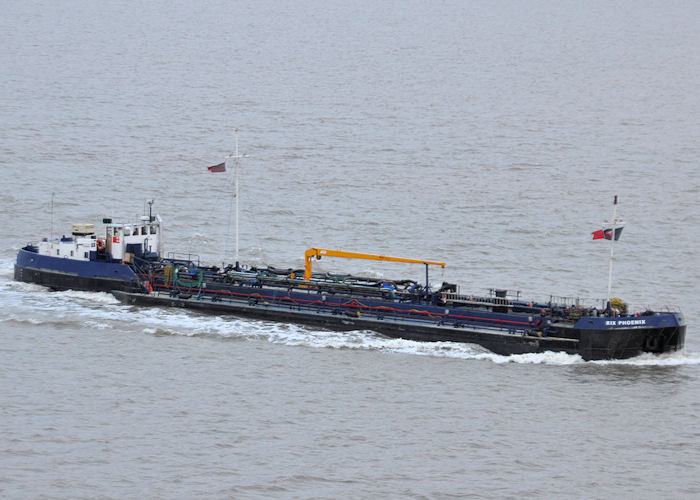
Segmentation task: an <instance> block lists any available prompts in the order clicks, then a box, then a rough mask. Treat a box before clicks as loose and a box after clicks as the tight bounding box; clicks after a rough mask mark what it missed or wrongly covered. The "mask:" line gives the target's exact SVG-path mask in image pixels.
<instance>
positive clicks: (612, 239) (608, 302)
mask: <svg viewBox="0 0 700 500" xmlns="http://www.w3.org/2000/svg"><path fill="white" fill-rule="evenodd" d="M616 216H617V195H615V199H614V201H613V218H612V233H611V234H610V265H609V267H608V300H607V303H606V307H607V309H608V310H610V295H611V293H612V269H613V259H614V256H615V253H614V249H615V230H616V228H615V225H616V224H617V220H616Z"/></svg>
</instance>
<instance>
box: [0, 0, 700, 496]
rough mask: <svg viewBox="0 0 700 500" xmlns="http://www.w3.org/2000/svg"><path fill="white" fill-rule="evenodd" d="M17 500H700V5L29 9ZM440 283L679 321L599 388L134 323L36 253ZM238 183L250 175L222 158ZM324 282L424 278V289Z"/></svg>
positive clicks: (7, 43) (6, 259)
mask: <svg viewBox="0 0 700 500" xmlns="http://www.w3.org/2000/svg"><path fill="white" fill-rule="evenodd" d="M2 10H3V15H2V16H1V17H0V44H1V46H2V51H0V68H1V75H2V76H1V77H0V179H1V180H2V197H0V220H1V221H2V223H1V224H0V496H2V497H3V498H66V499H76V498H91V499H92V498H113V499H125V498H372V499H374V498H402V499H403V498H431V499H432V498H435V499H444V498H635V499H636V498H698V496H700V427H699V426H698V423H699V422H700V331H699V329H698V325H700V291H699V290H698V283H699V282H700V259H699V252H698V248H700V142H699V141H698V138H700V92H699V90H698V89H699V87H698V82H700V30H699V29H698V26H700V4H699V3H698V2H696V1H690V0H689V1H683V0H678V1H669V2H639V1H631V0H630V1H626V0H613V1H598V0H593V1H587V2H579V1H567V0H564V1H548V0H531V1H517V0H504V1H497V2H460V1H449V0H447V1H441V2H416V1H401V2H399V1H385V2H366V1H358V2H342V1H336V0H330V1H327V2H287V1H266V0H261V1H256V2H228V1H215V0H214V1H211V2H164V1H151V2H116V1H105V2H88V1H85V0H74V1H64V2H48V1H44V2H42V1H22V2H19V1H6V2H3V3H2ZM234 128H238V129H239V132H238V139H239V148H240V151H241V153H242V154H245V157H244V158H243V160H242V161H241V165H240V196H239V202H240V229H239V237H240V256H241V261H242V262H243V263H244V264H246V265H263V264H267V265H274V266H277V267H294V268H298V267H301V266H302V265H303V254H304V250H305V249H307V248H310V247H325V248H340V249H344V250H353V251H359V252H366V253H382V254H387V255H396V256H401V257H409V258H420V259H432V260H442V261H446V262H447V268H446V269H445V271H444V273H443V272H442V271H440V270H436V271H433V273H432V275H431V280H432V281H434V282H435V283H440V282H441V281H442V280H445V281H450V282H455V283H458V284H460V286H461V290H462V291H463V292H465V293H484V292H487V291H488V290H489V289H490V288H506V289H508V290H511V291H521V292H522V294H523V295H524V296H527V297H534V298H544V299H546V298H548V297H550V296H567V297H582V298H586V299H587V300H597V299H598V300H599V299H601V298H604V297H605V296H606V294H607V284H608V262H609V255H610V247H609V242H605V241H593V240H592V239H591V232H592V231H595V230H597V229H600V228H601V224H602V222H603V221H604V220H605V219H608V218H610V217H611V216H612V211H613V204H612V201H613V197H614V196H615V195H618V196H619V201H620V202H619V204H618V206H617V214H618V215H620V216H623V217H624V218H625V220H626V222H627V225H626V227H625V230H624V232H623V235H622V238H621V239H620V241H618V242H617V243H616V245H615V260H614V267H613V295H614V296H617V297H621V298H623V299H624V300H625V301H627V302H628V303H629V304H630V306H631V308H632V309H634V310H641V309H644V308H646V307H660V306H665V307H670V308H672V309H674V310H677V309H680V310H681V311H682V312H683V313H684V315H685V318H686V321H687V323H688V331H687V342H686V348H685V350H683V351H682V352H679V353H675V354H671V355H664V356H651V355H649V356H642V357H639V358H635V359H631V360H626V361H616V362H584V361H582V360H581V359H580V358H579V357H577V356H569V355H564V354H561V353H545V354H537V355H523V356H510V357H505V356H497V355H494V354H491V353H489V352H487V351H485V350H484V349H482V348H479V347H478V346H472V345H460V344H452V343H437V344H428V343H419V342H409V341H404V340H389V339H385V338H382V337H380V336H378V335H376V334H374V333H372V332H368V331H356V332H349V333H337V332H333V331H326V330H319V329H314V328H309V327H301V326H294V325H284V324H276V323H270V322H265V321H254V320H244V319H237V318H234V317H220V316H211V315H202V314H197V313H195V312H185V311H177V310H163V309H147V308H137V307H126V306H122V305H120V304H119V303H118V302H117V301H116V300H114V298H112V297H111V296H110V295H108V294H101V293H85V292H73V291H67V292H50V291H48V290H46V289H44V288H42V287H39V286H35V285H31V284H26V283H17V282H15V281H13V279H12V277H13V271H12V268H13V263H14V258H15V255H16V253H17V250H18V249H19V248H20V247H21V246H23V245H24V244H26V243H27V242H29V241H37V240H39V239H40V238H41V237H47V236H51V235H53V236H54V237H56V236H60V235H61V234H67V233H68V232H69V231H70V224H71V223H74V222H83V223H95V224H96V225H97V226H99V223H100V221H101V219H102V218H103V217H113V218H115V219H119V220H125V219H131V218H133V217H137V216H140V215H142V214H143V211H144V207H145V203H146V200H149V199H154V200H155V204H154V209H155V211H156V212H157V213H159V214H160V215H161V216H162V217H163V219H164V221H165V225H166V230H167V234H166V246H167V249H168V250H169V251H177V252H191V253H195V254H197V255H199V257H200V258H201V259H202V261H203V262H208V263H213V264H221V263H224V262H225V263H229V262H231V261H232V260H233V258H234V251H235V250H234V243H233V242H234V232H233V227H234V224H233V220H234V216H233V212H232V207H233V196H232V194H233V188H232V184H231V176H230V175H228V174H213V173H210V172H208V171H207V169H206V167H207V166H209V165H214V164H217V163H220V162H221V161H224V159H225V158H226V157H227V156H228V155H230V154H231V153H232V152H233V151H234V148H235V145H234V134H233V129H234ZM229 166H231V164H229ZM315 266H316V267H315V269H316V268H317V269H319V270H327V271H334V272H336V271H337V272H341V271H343V272H345V271H347V272H353V273H358V274H367V275H372V276H385V277H387V278H404V277H411V278H415V279H421V277H422V273H423V269H422V268H421V266H418V268H415V267H413V266H410V265H396V264H384V263H381V264H380V263H375V262H370V261H343V260H340V259H336V260H333V259H324V260H322V261H320V262H317V263H315Z"/></svg>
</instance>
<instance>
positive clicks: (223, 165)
mask: <svg viewBox="0 0 700 500" xmlns="http://www.w3.org/2000/svg"><path fill="white" fill-rule="evenodd" d="M207 170H209V171H210V172H226V162H223V163H219V164H218V165H212V166H211V167H207Z"/></svg>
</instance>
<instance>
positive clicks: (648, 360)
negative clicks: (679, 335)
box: [592, 350, 700, 366]
mask: <svg viewBox="0 0 700 500" xmlns="http://www.w3.org/2000/svg"><path fill="white" fill-rule="evenodd" d="M592 363H595V364H599V365H628V366H683V365H700V352H691V351H685V350H683V351H678V352H672V353H665V354H642V355H641V356H637V357H635V358H630V359H610V360H603V361H592Z"/></svg>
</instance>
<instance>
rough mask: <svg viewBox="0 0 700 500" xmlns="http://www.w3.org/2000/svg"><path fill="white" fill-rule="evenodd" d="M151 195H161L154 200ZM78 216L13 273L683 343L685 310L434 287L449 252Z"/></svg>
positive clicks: (532, 343) (175, 294) (350, 321)
mask: <svg viewBox="0 0 700 500" xmlns="http://www.w3.org/2000/svg"><path fill="white" fill-rule="evenodd" d="M150 203H152V202H150ZM103 225H104V228H103V231H102V233H101V234H100V235H97V234H96V233H95V231H94V226H93V225H92V224H74V225H73V227H72V232H71V235H70V236H63V237H61V238H58V239H54V240H49V239H46V238H45V239H43V240H42V241H40V242H39V243H35V244H34V243H31V244H28V245H26V246H25V247H23V248H22V249H20V250H19V252H18V255H17V261H16V264H15V274H14V276H15V279H16V280H18V281H25V282H31V283H37V284H40V285H44V286H47V287H50V288H52V289H56V290H65V289H75V290H87V291H111V292H112V293H113V294H114V295H115V296H116V297H117V298H118V299H119V300H120V301H122V302H124V303H126V304H132V305H137V306H163V307H180V308H190V309H196V310H200V311H206V312H211V313H216V314H230V315H235V316H246V317H252V318H262V319H268V320H272V321H280V322H294V323H301V324H307V325H314V326H321V327H328V328H333V329H337V330H358V329H366V330H372V331H375V332H377V333H379V334H382V335H385V336H388V337H395V338H404V339H408V340H417V341H449V342H464V343H472V344H478V345H480V346H483V347H485V348H486V349H488V350H490V351H492V352H494V353H497V354H503V355H511V354H525V353H534V352H545V351H554V352H566V353H569V354H578V355H580V356H581V357H582V358H583V359H585V360H594V359H623V358H630V357H633V356H637V355H639V354H642V353H663V352H670V351H677V350H679V349H682V348H683V345H684V341H685V331H686V325H685V322H684V319H683V317H682V315H681V314H680V312H677V311H651V310H644V311H639V312H635V313H632V312H629V311H628V310H627V304H625V303H623V302H622V301H620V300H619V299H615V300H612V301H610V302H609V303H607V304H601V305H600V308H598V307H591V306H589V305H584V303H583V301H580V300H561V301H555V300H553V299H550V300H548V301H531V300H525V299H522V298H521V297H520V295H519V294H515V295H514V294H509V293H508V292H507V291H505V290H492V291H491V292H490V293H489V294H487V295H483V294H463V293H461V292H460V291H459V289H458V287H457V286H456V285H454V284H450V283H443V284H442V285H441V286H440V287H431V285H430V281H429V275H428V272H429V268H430V267H431V266H442V267H444V266H445V264H444V263H442V262H436V261H430V260H422V259H406V258H397V257H388V256H385V255H372V254H361V253H354V252H342V251H338V250H329V249H318V248H312V249H309V250H307V252H306V256H305V261H306V267H305V269H298V270H294V269H276V268H272V267H268V268H255V267H242V266H240V265H238V263H236V265H231V266H228V267H226V268H225V269H220V268H218V267H216V266H206V265H202V264H201V263H200V262H199V261H198V260H197V259H195V258H192V257H191V256H178V255H176V254H172V253H171V254H168V255H164V254H163V251H162V241H163V239H162V236H163V234H162V233H163V223H162V219H161V218H160V217H158V216H155V217H154V216H152V215H151V210H150V204H149V214H148V215H145V216H143V217H141V219H140V220H137V221H132V222H113V221H112V219H104V220H103ZM322 257H323V258H329V257H340V258H361V259H371V260H379V261H398V262H405V263H412V264H419V265H423V266H424V267H425V272H426V280H425V283H418V282H416V281H414V280H409V279H404V280H385V279H372V278H365V277H357V276H351V275H331V274H319V273H313V272H312V263H313V261H314V260H316V259H320V258H322Z"/></svg>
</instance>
